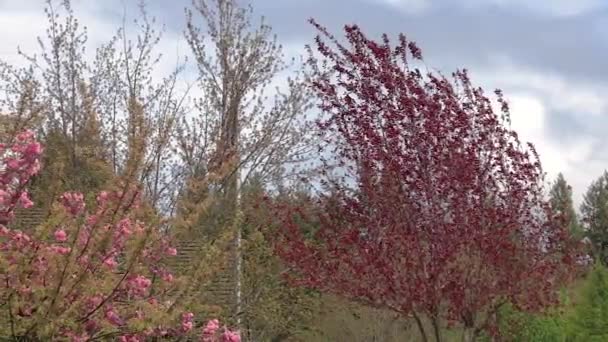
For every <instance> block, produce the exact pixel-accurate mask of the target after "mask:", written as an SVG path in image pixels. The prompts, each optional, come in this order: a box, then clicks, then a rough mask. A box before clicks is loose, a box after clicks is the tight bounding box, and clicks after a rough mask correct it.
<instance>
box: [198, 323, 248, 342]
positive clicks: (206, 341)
mask: <svg viewBox="0 0 608 342" xmlns="http://www.w3.org/2000/svg"><path fill="white" fill-rule="evenodd" d="M223 330H224V331H223V332H222V333H221V334H219V336H218V333H219V331H220V322H219V321H218V320H217V319H212V320H210V321H209V322H207V325H205V327H204V328H203V332H202V335H201V339H200V341H201V342H216V341H221V342H241V335H240V333H239V332H238V331H231V330H229V329H228V328H226V327H224V329H223Z"/></svg>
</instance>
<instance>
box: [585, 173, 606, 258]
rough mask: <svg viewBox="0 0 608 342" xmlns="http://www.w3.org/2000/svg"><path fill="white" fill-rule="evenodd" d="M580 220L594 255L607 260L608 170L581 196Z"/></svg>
mask: <svg viewBox="0 0 608 342" xmlns="http://www.w3.org/2000/svg"><path fill="white" fill-rule="evenodd" d="M581 215H582V217H581V221H582V223H583V228H584V230H585V235H586V236H587V237H588V238H589V239H590V240H591V242H592V244H593V248H594V253H595V254H596V255H595V257H596V258H598V259H599V260H601V261H602V262H603V263H604V264H605V263H606V262H607V261H608V172H606V171H604V173H603V174H602V175H601V176H600V177H599V178H598V179H596V180H595V181H594V182H593V183H591V185H590V186H589V189H587V193H586V194H585V196H584V198H583V203H582V205H581Z"/></svg>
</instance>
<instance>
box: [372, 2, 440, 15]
mask: <svg viewBox="0 0 608 342" xmlns="http://www.w3.org/2000/svg"><path fill="white" fill-rule="evenodd" d="M368 1H369V2H374V3H380V4H383V5H388V6H390V7H393V8H396V9H398V10H400V11H403V12H405V13H410V14H417V13H421V12H424V11H426V10H428V9H429V8H430V7H431V0H368Z"/></svg>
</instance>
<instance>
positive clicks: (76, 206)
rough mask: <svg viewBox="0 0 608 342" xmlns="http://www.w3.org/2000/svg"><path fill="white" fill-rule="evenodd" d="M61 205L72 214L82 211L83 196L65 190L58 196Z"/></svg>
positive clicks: (83, 205)
mask: <svg viewBox="0 0 608 342" xmlns="http://www.w3.org/2000/svg"><path fill="white" fill-rule="evenodd" d="M60 201H61V204H63V207H64V208H65V209H66V210H67V211H68V212H69V213H70V214H71V215H73V216H76V215H79V214H80V213H81V212H82V211H84V207H85V204H84V196H83V195H82V194H81V193H77V192H66V193H64V194H63V195H62V196H61V198H60Z"/></svg>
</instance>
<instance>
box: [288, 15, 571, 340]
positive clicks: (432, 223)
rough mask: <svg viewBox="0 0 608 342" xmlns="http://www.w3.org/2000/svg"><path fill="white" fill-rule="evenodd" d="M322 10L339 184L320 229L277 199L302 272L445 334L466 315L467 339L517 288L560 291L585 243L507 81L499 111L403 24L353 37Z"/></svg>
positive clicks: (537, 304) (330, 138)
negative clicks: (435, 60) (546, 185)
mask: <svg viewBox="0 0 608 342" xmlns="http://www.w3.org/2000/svg"><path fill="white" fill-rule="evenodd" d="M311 23H312V24H313V25H314V26H315V27H316V29H317V30H318V31H319V32H320V35H319V36H317V38H316V50H317V51H318V54H316V53H314V52H313V50H312V48H309V53H310V58H309V59H308V65H309V66H310V67H311V69H312V71H313V78H312V86H313V88H314V90H315V92H316V95H317V96H318V99H319V100H320V108H321V109H322V111H323V113H324V116H323V117H322V119H320V120H319V127H320V129H321V131H322V132H323V141H324V142H325V143H326V144H325V146H328V149H325V150H324V152H323V153H322V154H321V155H324V156H328V155H329V156H330V157H327V158H326V159H325V160H324V165H325V168H324V172H323V174H325V175H326V176H327V177H323V178H324V180H323V183H324V184H325V186H326V189H327V190H328V191H327V192H325V195H321V196H320V203H319V204H320V206H321V207H322V208H323V209H324V210H322V214H321V217H320V225H319V228H318V231H316V233H315V235H314V238H312V239H307V238H305V236H304V235H305V234H303V232H302V231H301V226H302V222H306V221H307V220H309V219H313V218H311V217H310V215H308V214H306V213H304V212H301V211H298V208H294V207H293V206H291V207H290V206H288V205H281V206H279V208H280V209H281V210H278V213H279V214H281V215H280V217H281V218H282V220H281V224H282V225H283V227H284V229H283V230H282V232H283V234H282V235H281V237H280V238H279V240H278V243H277V251H278V253H279V254H280V255H281V257H282V258H283V259H284V261H285V262H286V263H287V265H288V266H289V267H291V268H292V269H293V270H294V272H292V274H291V279H292V280H293V281H294V282H296V283H297V284H299V285H304V286H310V287H313V288H316V289H319V290H321V291H326V292H330V293H334V294H337V295H341V296H345V297H348V298H351V299H354V300H358V301H362V302H365V303H368V304H371V305H375V306H380V307H385V308H390V309H392V310H394V311H397V312H399V313H401V314H403V315H404V316H410V315H411V316H413V317H414V318H415V320H416V322H417V323H418V328H419V330H420V332H421V334H422V336H423V338H424V340H425V341H426V340H428V338H429V337H430V336H431V335H434V336H435V339H437V340H441V339H442V337H441V328H442V327H441V325H442V324H444V323H447V324H453V323H460V324H461V327H462V328H463V329H464V331H465V333H464V336H465V338H466V339H467V340H473V339H475V337H477V336H478V335H479V334H480V333H481V332H482V331H490V332H492V331H493V330H494V329H493V327H495V320H496V312H497V310H498V308H499V307H500V306H501V305H503V304H504V303H507V302H510V303H513V304H514V305H516V306H517V307H518V308H520V309H522V310H539V309H541V308H543V307H545V306H546V305H548V304H551V303H554V302H555V300H556V295H557V292H556V290H557V288H558V286H560V284H563V282H562V281H563V280H564V279H565V278H566V277H567V274H568V270H569V267H570V265H572V264H573V262H572V261H573V260H574V258H573V257H574V255H573V254H572V250H571V248H570V243H569V239H568V235H567V232H566V230H565V228H566V227H565V225H564V222H563V220H562V219H561V218H560V217H559V216H557V215H555V214H554V213H553V212H552V211H551V208H550V206H549V204H548V202H547V201H546V200H545V196H544V190H543V185H542V184H543V182H542V180H543V173H542V169H541V165H540V162H539V158H538V155H537V153H536V151H535V150H534V147H533V146H532V145H531V144H528V145H527V146H522V145H521V144H520V142H519V140H518V138H517V134H516V133H515V132H514V131H512V130H511V129H510V128H509V127H508V118H509V109H508V105H507V103H506V102H505V101H504V100H503V98H502V95H501V92H500V91H496V95H497V103H498V104H500V105H501V107H502V108H501V113H500V114H499V115H497V113H495V112H494V111H493V109H492V105H491V101H490V99H489V98H488V97H486V95H485V94H484V92H483V91H482V89H480V88H476V87H473V86H472V85H471V82H470V80H469V77H468V74H467V72H466V70H462V71H457V72H455V73H454V74H453V75H452V78H447V77H444V76H442V75H440V74H436V73H431V72H428V73H423V72H422V71H420V70H419V69H418V68H416V67H415V65H414V64H420V65H421V64H422V56H421V51H420V49H419V48H418V47H417V46H416V45H415V43H413V42H411V41H408V40H407V39H406V37H405V36H404V35H400V36H399V41H398V44H396V46H391V44H390V42H389V38H388V37H387V36H386V35H383V36H382V40H381V41H379V42H377V41H374V40H371V39H369V38H367V37H366V36H365V35H364V33H362V32H361V30H360V29H359V27H357V26H346V27H345V32H346V42H347V44H342V43H340V42H339V41H338V39H336V38H335V37H333V36H332V35H331V34H329V33H328V32H327V31H326V30H325V29H324V28H323V27H321V26H320V25H318V24H316V23H315V22H314V20H311ZM334 167H335V168H334ZM327 193H330V195H327ZM425 318H426V319H428V320H429V321H430V322H431V326H432V331H425V326H426V325H425V324H424V323H423V321H424V319H425ZM426 330H428V329H426Z"/></svg>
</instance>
